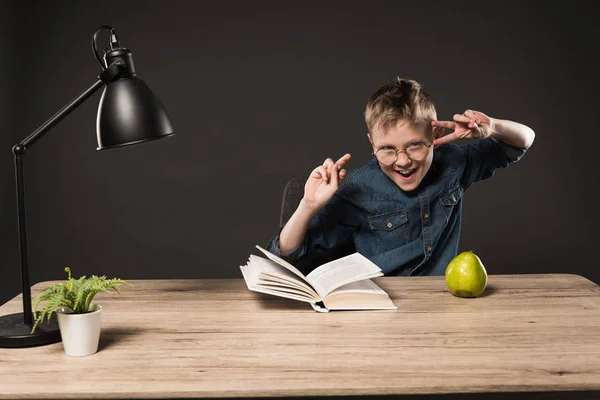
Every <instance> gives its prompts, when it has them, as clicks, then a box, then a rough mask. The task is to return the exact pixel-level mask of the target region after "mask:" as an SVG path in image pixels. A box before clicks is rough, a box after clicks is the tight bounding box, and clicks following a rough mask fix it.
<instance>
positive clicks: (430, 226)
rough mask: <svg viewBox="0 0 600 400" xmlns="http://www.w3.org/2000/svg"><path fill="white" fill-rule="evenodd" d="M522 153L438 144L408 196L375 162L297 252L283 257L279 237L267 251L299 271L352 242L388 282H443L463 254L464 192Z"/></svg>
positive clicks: (331, 205)
mask: <svg viewBox="0 0 600 400" xmlns="http://www.w3.org/2000/svg"><path fill="white" fill-rule="evenodd" d="M525 151H526V149H520V148H515V147H513V146H510V145H507V144H506V143H503V142H501V141H499V140H497V139H495V138H486V139H481V140H476V141H474V142H472V143H470V144H466V145H463V146H458V145H455V144H444V145H440V146H439V147H438V148H437V149H435V151H434V155H433V161H432V165H431V168H430V169H429V171H428V172H427V174H426V175H425V177H424V179H423V181H422V182H421V183H420V185H419V187H417V188H416V189H415V190H413V191H410V192H405V191H403V190H401V189H400V188H399V187H398V186H397V185H396V184H395V183H394V182H393V181H392V180H391V179H390V178H389V177H388V176H387V175H386V174H385V173H384V172H383V171H382V170H381V168H380V166H379V163H378V162H377V160H376V159H373V160H371V161H370V162H369V163H368V164H367V165H364V166H363V167H360V168H357V169H355V170H352V171H350V172H349V173H348V174H347V176H346V179H345V180H344V181H343V183H342V185H341V186H340V187H339V189H338V191H337V192H336V194H335V195H334V196H333V198H332V199H331V200H330V201H329V202H328V203H327V204H326V205H325V206H324V207H323V208H322V209H321V210H320V211H319V213H318V214H317V215H316V216H315V217H314V218H313V219H312V221H311V223H310V225H309V228H308V231H307V233H306V236H305V238H304V241H303V242H302V243H301V244H300V246H298V247H297V248H295V249H292V250H291V251H290V252H288V254H282V252H281V251H280V249H279V233H278V234H276V235H275V236H274V237H273V238H272V239H271V240H270V242H269V243H268V245H267V249H268V250H269V251H270V252H272V253H274V254H276V255H278V256H280V257H282V258H284V259H286V260H287V261H289V262H290V263H292V264H297V263H299V262H300V261H304V262H307V261H308V262H310V261H311V259H312V258H313V256H314V254H315V253H314V252H315V250H320V251H321V250H326V251H327V250H332V249H335V248H338V247H339V246H341V245H342V244H344V243H346V242H347V241H349V240H351V241H352V242H353V244H354V248H355V249H356V251H358V252H359V253H361V254H362V255H364V256H365V257H367V258H368V259H370V260H371V261H373V262H374V263H375V264H376V265H377V266H379V267H380V268H381V269H382V271H383V273H384V274H385V275H443V274H444V273H445V270H446V267H447V265H448V263H449V262H450V261H451V260H452V258H454V257H455V256H456V254H457V251H458V242H459V236H460V226H461V216H462V205H463V194H464V192H465V191H466V190H467V189H468V188H469V187H470V186H471V185H472V184H473V183H475V182H478V181H481V180H484V179H489V178H491V177H492V176H493V175H494V172H495V170H496V169H497V168H506V167H508V165H509V164H511V163H513V162H516V161H518V160H519V159H520V158H521V157H522V156H523V155H524V154H525ZM281 229H283V226H282V227H280V230H279V232H281ZM317 266H318V265H313V266H312V268H316V267H317Z"/></svg>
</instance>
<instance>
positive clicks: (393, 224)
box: [368, 210, 410, 250]
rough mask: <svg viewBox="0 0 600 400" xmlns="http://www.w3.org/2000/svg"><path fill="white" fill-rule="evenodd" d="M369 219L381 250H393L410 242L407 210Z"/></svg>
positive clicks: (378, 215) (373, 216)
mask: <svg viewBox="0 0 600 400" xmlns="http://www.w3.org/2000/svg"><path fill="white" fill-rule="evenodd" d="M368 219H369V227H370V228H371V232H372V233H373V236H374V237H375V242H376V243H377V247H378V248H379V250H391V249H394V248H396V247H399V246H402V245H404V244H406V243H408V242H409V239H410V238H409V236H408V224H407V222H408V216H407V214H406V210H397V211H392V212H387V213H383V214H377V215H372V216H370V217H369V218H368Z"/></svg>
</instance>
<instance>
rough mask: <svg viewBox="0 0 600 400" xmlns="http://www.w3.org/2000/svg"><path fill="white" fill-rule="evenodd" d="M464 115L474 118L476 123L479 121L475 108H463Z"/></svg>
mask: <svg viewBox="0 0 600 400" xmlns="http://www.w3.org/2000/svg"><path fill="white" fill-rule="evenodd" d="M463 114H464V115H465V116H466V117H468V118H471V119H472V120H474V121H475V122H476V123H479V122H480V120H479V117H478V116H477V111H475V110H465V112H464V113H463Z"/></svg>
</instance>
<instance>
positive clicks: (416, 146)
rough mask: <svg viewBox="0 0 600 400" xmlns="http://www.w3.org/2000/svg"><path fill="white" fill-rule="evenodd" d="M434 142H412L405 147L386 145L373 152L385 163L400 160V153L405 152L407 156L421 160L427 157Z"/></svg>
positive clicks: (388, 163) (390, 163)
mask: <svg viewBox="0 0 600 400" xmlns="http://www.w3.org/2000/svg"><path fill="white" fill-rule="evenodd" d="M431 145H432V143H423V142H418V143H412V144H409V145H408V146H406V148H404V149H394V148H393V147H389V146H384V147H381V148H379V149H378V150H377V151H375V152H374V153H373V154H374V155H375V157H376V158H377V161H379V162H380V163H382V164H383V165H392V164H394V163H395V162H396V161H397V160H398V153H404V154H406V156H407V157H408V158H409V159H410V160H413V161H421V160H423V159H424V158H425V157H427V153H428V152H429V148H430V147H431Z"/></svg>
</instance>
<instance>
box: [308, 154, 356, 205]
mask: <svg viewBox="0 0 600 400" xmlns="http://www.w3.org/2000/svg"><path fill="white" fill-rule="evenodd" d="M350 157H351V155H350V154H345V155H343V156H342V158H340V159H339V160H338V161H337V162H335V163H334V162H333V160H332V159H331V158H328V159H327V160H325V162H324V163H323V165H320V166H318V167H317V168H315V169H314V170H313V171H312V173H311V174H310V177H309V178H308V180H307V181H306V184H305V185H304V198H303V199H302V202H303V203H304V205H305V206H306V207H308V208H309V209H311V210H312V211H313V212H317V211H318V210H320V209H321V208H322V207H323V206H324V205H325V204H327V202H328V201H329V200H331V198H332V197H333V195H334V194H335V192H336V191H337V190H338V188H339V186H340V184H341V183H342V181H343V180H344V178H345V177H346V170H345V169H343V166H344V164H346V162H347V161H348V160H349V159H350Z"/></svg>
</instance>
